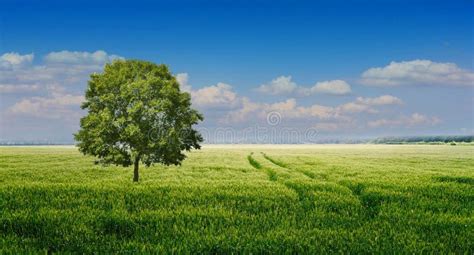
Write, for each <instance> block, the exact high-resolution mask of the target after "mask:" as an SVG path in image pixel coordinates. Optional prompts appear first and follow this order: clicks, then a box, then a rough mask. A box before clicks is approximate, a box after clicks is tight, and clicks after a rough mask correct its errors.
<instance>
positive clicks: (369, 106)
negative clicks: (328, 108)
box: [337, 95, 403, 113]
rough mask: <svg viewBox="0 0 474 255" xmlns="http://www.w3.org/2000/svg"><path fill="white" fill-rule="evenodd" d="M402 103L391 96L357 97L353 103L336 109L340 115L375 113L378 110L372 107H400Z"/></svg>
mask: <svg viewBox="0 0 474 255" xmlns="http://www.w3.org/2000/svg"><path fill="white" fill-rule="evenodd" d="M401 104H403V101H402V100H401V99H399V98H398V97H394V96H391V95H383V96H379V97H372V98H371V97H358V98H357V99H356V100H355V101H354V102H349V103H345V104H342V105H340V106H338V107H337V109H338V111H339V112H341V113H360V112H367V113H377V112H378V110H376V109H374V106H381V105H401Z"/></svg>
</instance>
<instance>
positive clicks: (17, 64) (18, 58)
mask: <svg viewBox="0 0 474 255" xmlns="http://www.w3.org/2000/svg"><path fill="white" fill-rule="evenodd" d="M33 58H34V54H26V55H20V54H19V53H16V52H10V53H5V54H3V55H2V56H0V69H18V68H23V67H26V66H28V65H30V64H31V63H32V62H33Z"/></svg>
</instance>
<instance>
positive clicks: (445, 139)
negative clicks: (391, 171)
mask: <svg viewBox="0 0 474 255" xmlns="http://www.w3.org/2000/svg"><path fill="white" fill-rule="evenodd" d="M472 142H474V136H472V135H438V136H405V137H381V138H377V139H374V140H372V141H371V143H376V144H404V143H472Z"/></svg>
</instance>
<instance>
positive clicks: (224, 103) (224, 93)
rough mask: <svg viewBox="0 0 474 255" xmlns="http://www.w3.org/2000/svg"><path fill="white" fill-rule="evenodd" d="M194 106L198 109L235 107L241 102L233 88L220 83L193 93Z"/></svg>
mask: <svg viewBox="0 0 474 255" xmlns="http://www.w3.org/2000/svg"><path fill="white" fill-rule="evenodd" d="M191 97H192V101H193V104H195V105H197V106H198V107H204V108H206V107H224V108H228V107H233V106H235V105H236V104H238V102H239V98H238V97H237V94H236V93H235V92H234V91H232V86H230V85H229V84H225V83H221V82H219V83H218V84H217V85H214V86H208V87H204V88H201V89H198V90H193V91H191Z"/></svg>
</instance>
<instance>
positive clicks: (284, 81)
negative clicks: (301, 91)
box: [257, 76, 298, 95]
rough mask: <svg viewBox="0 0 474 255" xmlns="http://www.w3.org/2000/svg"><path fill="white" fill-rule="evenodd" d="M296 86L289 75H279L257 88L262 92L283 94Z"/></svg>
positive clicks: (290, 91) (288, 92)
mask: <svg viewBox="0 0 474 255" xmlns="http://www.w3.org/2000/svg"><path fill="white" fill-rule="evenodd" d="M297 87H298V86H297V85H296V83H294V82H293V81H292V80H291V76H280V77H278V78H276V79H273V80H272V81H271V82H269V83H267V84H263V85H261V86H260V87H259V88H258V89H257V90H258V91H259V92H261V93H264V94H270V95H283V94H290V93H293V92H294V91H295V90H296V88H297Z"/></svg>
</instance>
